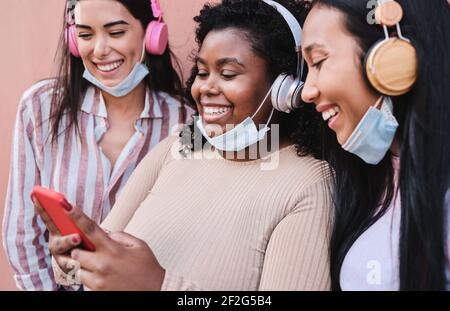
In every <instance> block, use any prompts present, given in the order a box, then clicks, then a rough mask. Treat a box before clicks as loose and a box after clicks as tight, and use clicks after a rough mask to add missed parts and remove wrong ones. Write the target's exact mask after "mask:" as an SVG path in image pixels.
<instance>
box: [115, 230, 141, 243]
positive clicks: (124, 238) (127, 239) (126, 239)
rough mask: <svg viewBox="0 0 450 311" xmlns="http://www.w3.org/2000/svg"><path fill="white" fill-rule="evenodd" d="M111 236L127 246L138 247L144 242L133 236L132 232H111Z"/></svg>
mask: <svg viewBox="0 0 450 311" xmlns="http://www.w3.org/2000/svg"><path fill="white" fill-rule="evenodd" d="M109 237H110V238H111V239H112V240H114V241H116V242H117V243H119V244H121V245H122V246H125V247H136V246H139V245H140V244H141V243H142V241H141V240H139V239H138V238H136V237H135V236H132V235H131V234H128V233H125V232H113V233H109Z"/></svg>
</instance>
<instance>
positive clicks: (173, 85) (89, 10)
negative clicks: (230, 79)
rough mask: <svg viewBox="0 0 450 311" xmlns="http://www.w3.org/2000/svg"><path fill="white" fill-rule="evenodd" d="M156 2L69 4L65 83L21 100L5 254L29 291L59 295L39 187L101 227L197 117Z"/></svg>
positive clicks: (36, 88) (41, 87)
mask: <svg viewBox="0 0 450 311" xmlns="http://www.w3.org/2000/svg"><path fill="white" fill-rule="evenodd" d="M162 16H163V12H162V10H161V8H160V5H159V3H158V1H157V0H153V1H150V0H148V1H144V0H116V1H101V0H89V1H77V0H69V1H68V2H67V5H66V10H65V19H66V23H65V25H64V31H63V35H62V36H61V45H60V46H61V47H62V48H61V50H60V51H59V52H60V53H59V54H60V56H59V57H60V58H59V60H60V67H59V75H58V76H57V77H56V78H54V79H48V80H43V81H40V82H38V83H37V84H35V85H33V86H32V87H31V88H30V89H29V90H27V91H26V92H25V93H24V94H23V97H22V99H21V102H20V105H19V109H18V114H17V121H16V125H15V131H14V140H13V141H14V145H13V149H12V150H13V154H12V163H11V170H10V178H9V186H8V194H7V199H6V212H5V219H4V224H5V225H4V227H3V228H4V232H3V236H4V241H5V243H4V245H5V248H6V252H7V254H8V257H9V260H10V263H11V265H12V267H13V269H14V271H15V280H16V283H17V286H18V287H19V288H21V289H24V290H55V289H57V288H58V285H57V284H56V283H55V282H54V276H53V271H52V267H51V257H50V252H49V249H48V242H49V241H48V239H49V237H48V231H47V230H46V228H45V225H44V224H43V223H42V221H41V219H40V218H39V217H38V215H37V214H36V213H35V209H34V204H33V202H32V201H31V199H30V192H31V189H32V188H33V186H35V185H41V186H44V187H47V188H50V189H53V190H55V191H58V192H61V193H63V194H64V195H65V196H66V197H67V198H68V200H70V201H71V202H74V203H76V205H77V206H82V207H83V210H84V212H85V213H86V214H87V215H89V216H90V217H91V218H92V219H94V220H95V221H96V222H101V221H102V220H103V219H104V218H105V217H106V216H107V215H108V213H109V212H110V210H111V207H112V206H113V205H114V203H115V201H116V198H117V195H118V193H119V192H120V190H121V189H122V187H123V185H125V183H126V181H127V180H128V178H129V176H130V175H131V173H132V172H133V170H134V169H135V168H136V166H137V165H138V164H139V162H140V161H141V160H142V159H143V158H144V156H145V155H146V154H147V153H148V151H149V150H150V149H152V148H153V147H154V146H155V145H156V144H157V143H158V142H159V141H161V140H162V139H164V138H165V137H167V136H168V135H169V134H170V133H171V132H172V131H173V130H174V129H175V128H176V125H177V124H181V123H185V121H186V120H187V119H188V118H190V114H191V113H190V111H191V110H190V108H188V107H185V106H184V104H183V95H182V86H181V81H180V78H179V76H178V74H177V71H176V70H175V69H174V67H173V66H172V57H171V56H172V54H171V51H170V49H169V47H168V31H167V26H166V24H164V22H163V20H162Z"/></svg>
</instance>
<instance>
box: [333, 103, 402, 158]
mask: <svg viewBox="0 0 450 311" xmlns="http://www.w3.org/2000/svg"><path fill="white" fill-rule="evenodd" d="M392 110H393V105H392V100H391V98H390V97H385V98H384V99H383V102H382V104H381V108H380V109H377V108H376V107H370V108H369V110H368V111H367V112H366V114H365V115H364V117H363V118H362V119H361V121H359V123H358V125H357V126H356V128H355V129H354V130H353V132H352V134H351V135H350V137H349V138H348V139H347V141H346V142H345V144H343V145H342V148H344V149H345V150H347V151H348V152H350V153H353V154H355V155H357V156H358V157H360V158H361V159H362V160H363V161H364V162H366V163H368V164H373V165H375V164H378V163H380V161H381V160H382V159H383V158H384V156H385V155H386V152H387V151H388V150H389V148H390V147H391V144H392V141H393V140H394V136H395V132H396V131H397V127H398V122H397V120H396V119H395V117H394V115H393V114H392Z"/></svg>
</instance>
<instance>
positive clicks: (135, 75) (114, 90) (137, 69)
mask: <svg viewBox="0 0 450 311" xmlns="http://www.w3.org/2000/svg"><path fill="white" fill-rule="evenodd" d="M144 56H145V45H144V48H143V51H142V56H141V60H140V61H139V63H137V64H136V65H135V66H134V68H133V70H131V72H130V73H129V74H128V76H127V77H126V78H125V79H124V80H122V81H121V82H120V83H119V84H117V85H116V86H106V85H104V84H103V83H102V82H100V81H99V80H98V79H97V78H95V77H94V75H93V74H91V73H90V71H89V70H88V69H87V67H86V66H84V68H85V70H84V73H83V78H85V79H86V80H88V81H89V82H91V83H92V84H93V85H95V86H97V87H98V88H99V89H101V90H103V91H105V92H106V93H108V94H111V95H112V96H114V97H123V96H125V95H128V94H129V93H131V91H133V90H134V89H135V88H136V86H138V85H139V83H141V81H142V80H143V79H144V78H145V77H146V76H147V75H148V74H149V71H148V68H147V66H145V65H144V64H143V63H142V61H143V60H144Z"/></svg>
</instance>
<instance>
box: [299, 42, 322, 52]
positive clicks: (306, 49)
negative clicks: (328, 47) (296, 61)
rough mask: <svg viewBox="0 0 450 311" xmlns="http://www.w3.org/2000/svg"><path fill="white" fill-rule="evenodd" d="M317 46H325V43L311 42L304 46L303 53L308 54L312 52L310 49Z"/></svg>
mask: <svg viewBox="0 0 450 311" xmlns="http://www.w3.org/2000/svg"><path fill="white" fill-rule="evenodd" d="M318 48H325V45H323V44H319V43H312V44H310V45H308V46H307V47H306V48H304V53H305V54H310V53H311V52H312V50H314V49H318Z"/></svg>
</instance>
